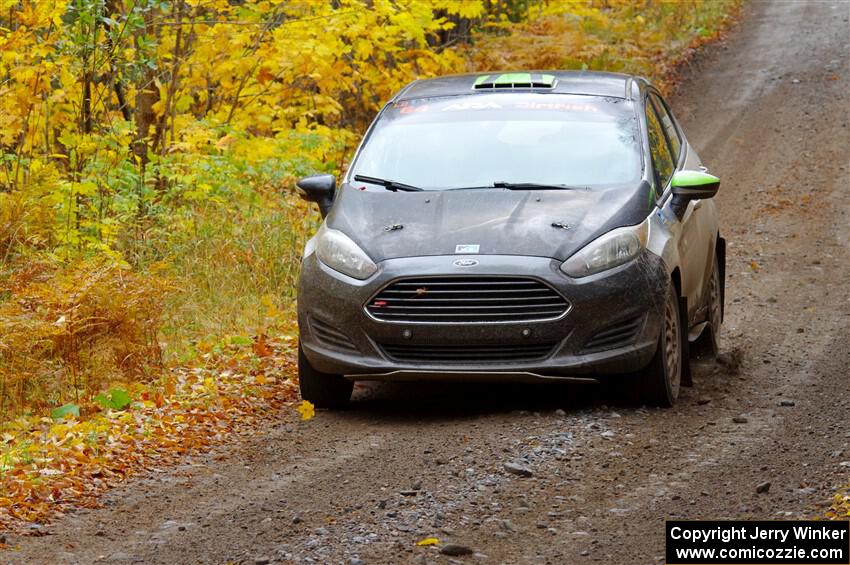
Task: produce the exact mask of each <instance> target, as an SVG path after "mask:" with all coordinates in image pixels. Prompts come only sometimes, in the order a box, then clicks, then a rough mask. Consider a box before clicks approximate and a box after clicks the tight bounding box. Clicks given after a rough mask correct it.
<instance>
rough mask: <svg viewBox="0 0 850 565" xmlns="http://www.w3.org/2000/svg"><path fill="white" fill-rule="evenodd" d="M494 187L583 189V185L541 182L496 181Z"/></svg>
mask: <svg viewBox="0 0 850 565" xmlns="http://www.w3.org/2000/svg"><path fill="white" fill-rule="evenodd" d="M493 187H494V188H507V189H508V190H583V189H582V188H581V187H577V186H568V185H566V184H540V183H536V182H505V181H496V182H494V183H493Z"/></svg>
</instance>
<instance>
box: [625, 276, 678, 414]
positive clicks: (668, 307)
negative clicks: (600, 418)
mask: <svg viewBox="0 0 850 565" xmlns="http://www.w3.org/2000/svg"><path fill="white" fill-rule="evenodd" d="M680 320H681V318H680V316H679V297H678V296H677V293H676V286H675V285H674V284H673V283H672V282H671V283H670V288H669V290H668V291H667V299H666V300H665V302H664V315H663V317H662V324H661V331H660V332H659V336H658V347H657V349H656V350H655V356H654V357H653V358H652V361H651V362H650V363H649V366H647V367H646V368H645V369H644V370H643V371H641V373H639V374H638V375H637V377H636V383H635V384H636V385H637V387H636V388H637V390H636V391H635V392H636V393H637V394H636V397H637V398H636V399H639V400H640V401H641V402H642V403H644V404H646V405H649V406H661V407H665V408H669V407H670V406H673V404H675V403H676V398H678V396H679V389H680V388H681V386H682V364H683V362H684V359H683V358H682V351H683V345H684V344H683V343H682V339H683V335H684V334H683V331H682V328H681V321H680Z"/></svg>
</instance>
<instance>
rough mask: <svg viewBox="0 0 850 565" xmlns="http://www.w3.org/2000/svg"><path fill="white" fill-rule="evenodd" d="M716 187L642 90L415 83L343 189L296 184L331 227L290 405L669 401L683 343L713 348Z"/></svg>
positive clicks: (493, 78)
mask: <svg viewBox="0 0 850 565" xmlns="http://www.w3.org/2000/svg"><path fill="white" fill-rule="evenodd" d="M718 187H719V179H718V178H716V177H714V176H712V175H710V174H708V173H707V172H706V169H705V168H704V167H703V166H702V164H701V162H700V159H699V157H698V156H697V154H696V152H695V151H694V149H693V148H692V147H691V146H690V145H689V144H688V141H687V139H686V138H685V135H684V132H683V131H682V129H681V127H680V126H679V124H678V122H677V121H676V119H675V118H674V117H673V114H672V112H671V111H670V108H669V106H668V105H667V104H666V102H665V101H664V100H663V98H662V97H661V96H660V94H659V93H658V91H657V90H656V89H655V88H654V87H653V86H652V85H651V84H650V83H649V82H648V81H647V80H646V79H643V78H640V77H633V76H627V75H620V74H610V73H594V72H545V73H507V74H498V73H497V74H473V75H461V76H450V77H442V78H436V79H431V80H420V81H416V82H414V83H412V84H410V85H408V86H407V87H405V88H404V89H402V90H401V91H400V92H399V93H398V94H396V95H395V97H393V99H392V100H390V101H389V103H387V105H386V106H385V107H384V108H383V110H381V112H380V113H379V114H378V116H377V118H376V119H375V121H374V122H373V123H372V125H371V127H370V128H369V130H368V132H367V133H366V136H365V137H364V139H363V141H362V143H361V145H360V147H359V149H358V151H357V152H356V154H355V156H354V158H353V160H352V163H351V166H350V168H349V170H348V172H347V173H346V175H345V176H344V177H343V178H342V181H341V183H340V184H339V186H337V183H336V179H335V178H334V177H333V176H331V175H320V176H312V177H307V178H305V179H302V180H301V181H299V183H298V192H299V194H300V195H301V196H302V197H303V198H305V199H307V200H310V201H313V202H316V203H317V204H318V206H319V209H320V210H321V213H322V215H323V216H324V217H325V219H324V223H323V224H322V226H321V228H320V229H319V230H318V233H317V234H316V235H315V237H313V238H312V239H311V240H310V241H309V242H308V243H307V245H306V248H305V250H304V258H303V264H302V269H301V278H300V283H299V290H298V292H299V294H298V322H299V326H300V345H299V358H298V360H299V378H300V386H301V394H302V396H303V397H304V398H305V399H306V400H309V401H311V402H313V403H314V404H315V405H317V406H322V407H339V406H342V405H344V404H345V403H346V402H348V400H349V398H350V396H351V392H352V386H353V381H357V380H405V379H408V380H413V379H416V380H434V379H456V380H476V379H480V380H511V381H552V380H560V381H591V382H592V381H600V380H603V379H604V380H609V381H612V380H615V379H617V381H616V382H618V386H622V387H627V390H628V391H629V394H630V395H632V396H633V397H634V398H635V399H636V400H637V401H639V402H643V403H647V404H653V405H657V406H670V405H672V404H673V403H674V402H675V400H676V397H677V395H678V394H679V388H680V386H681V385H682V384H683V383H684V384H687V380H688V376H689V372H688V363H689V349H690V350H691V351H693V349H694V348H695V347H699V348H700V349H701V350H703V351H705V352H708V353H716V347H717V333H718V331H719V328H720V323H721V320H722V316H723V294H724V292H723V290H724V256H725V247H724V240H723V239H722V238H721V237H720V234H719V229H718V220H717V211H716V208H715V205H714V202H713V201H712V199H711V198H712V197H713V196H714V195H715V194H716V192H717V190H718ZM693 342H695V343H693ZM689 343H690V348H689Z"/></svg>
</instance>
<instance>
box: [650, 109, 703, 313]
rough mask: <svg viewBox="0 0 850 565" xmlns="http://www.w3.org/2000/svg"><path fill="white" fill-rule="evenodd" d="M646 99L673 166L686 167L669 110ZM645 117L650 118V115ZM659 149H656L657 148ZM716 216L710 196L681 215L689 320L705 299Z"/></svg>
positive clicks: (681, 258)
mask: <svg viewBox="0 0 850 565" xmlns="http://www.w3.org/2000/svg"><path fill="white" fill-rule="evenodd" d="M648 101H649V102H650V105H651V113H652V115H653V117H654V119H655V120H656V121H657V125H658V126H660V129H661V134H662V136H663V138H664V141H665V142H666V146H667V151H668V154H669V155H670V157H671V158H672V160H673V162H674V163H675V169H677V170H681V169H682V168H685V166H686V165H685V163H686V162H688V163H691V162H692V161H693V159H688V158H687V157H688V156H687V155H686V154H685V152H686V143H685V142H684V139H683V137H682V135H681V132H680V131H679V129H678V128H677V126H676V122H675V121H674V119H673V117H672V115H671V113H670V110H669V109H668V107H667V105H666V104H665V103H664V101H663V100H662V98H661V97H660V95H658V94H657V93H656V92H650V93H649V99H648ZM647 117H648V118H650V116H649V114H648V115H647ZM647 123H649V121H648V122H647ZM662 149H663V148H659V151H661V150H662ZM697 161H698V160H697ZM697 166H699V164H697ZM666 188H667V187H666V186H665V189H666ZM715 217H716V212H715V210H714V202H713V201H711V200H710V199H709V200H692V201H691V202H689V203H688V207H687V208H686V209H685V213H684V215H683V216H682V221H681V233H680V236H679V238H678V242H677V243H678V252H679V261H680V265H681V280H682V294H683V296H686V297H687V298H688V319H689V320H690V321H691V323H694V322H696V320H697V318H699V310H700V307H701V306H702V304H703V302H705V298H704V292H705V291H706V289H707V281H708V276H709V274H710V272H711V260H712V258H713V250H714V243H715V242H714V238H715V236H716V232H717V230H716V220H715Z"/></svg>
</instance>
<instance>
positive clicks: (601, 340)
mask: <svg viewBox="0 0 850 565" xmlns="http://www.w3.org/2000/svg"><path fill="white" fill-rule="evenodd" d="M641 327H643V316H638V317H636V318H629V319H627V320H623V321H621V322H617V323H616V324H612V325H610V326H608V327H606V328H605V329H603V330H602V331H599V332H596V333H595V334H594V335H593V337H592V338H590V340H588V342H587V343H586V344H585V345H584V349H585V350H589V349H615V348H617V347H624V346H626V345H631V344H632V342H634V340H635V337H637V334H638V332H639V331H640V329H641Z"/></svg>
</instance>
